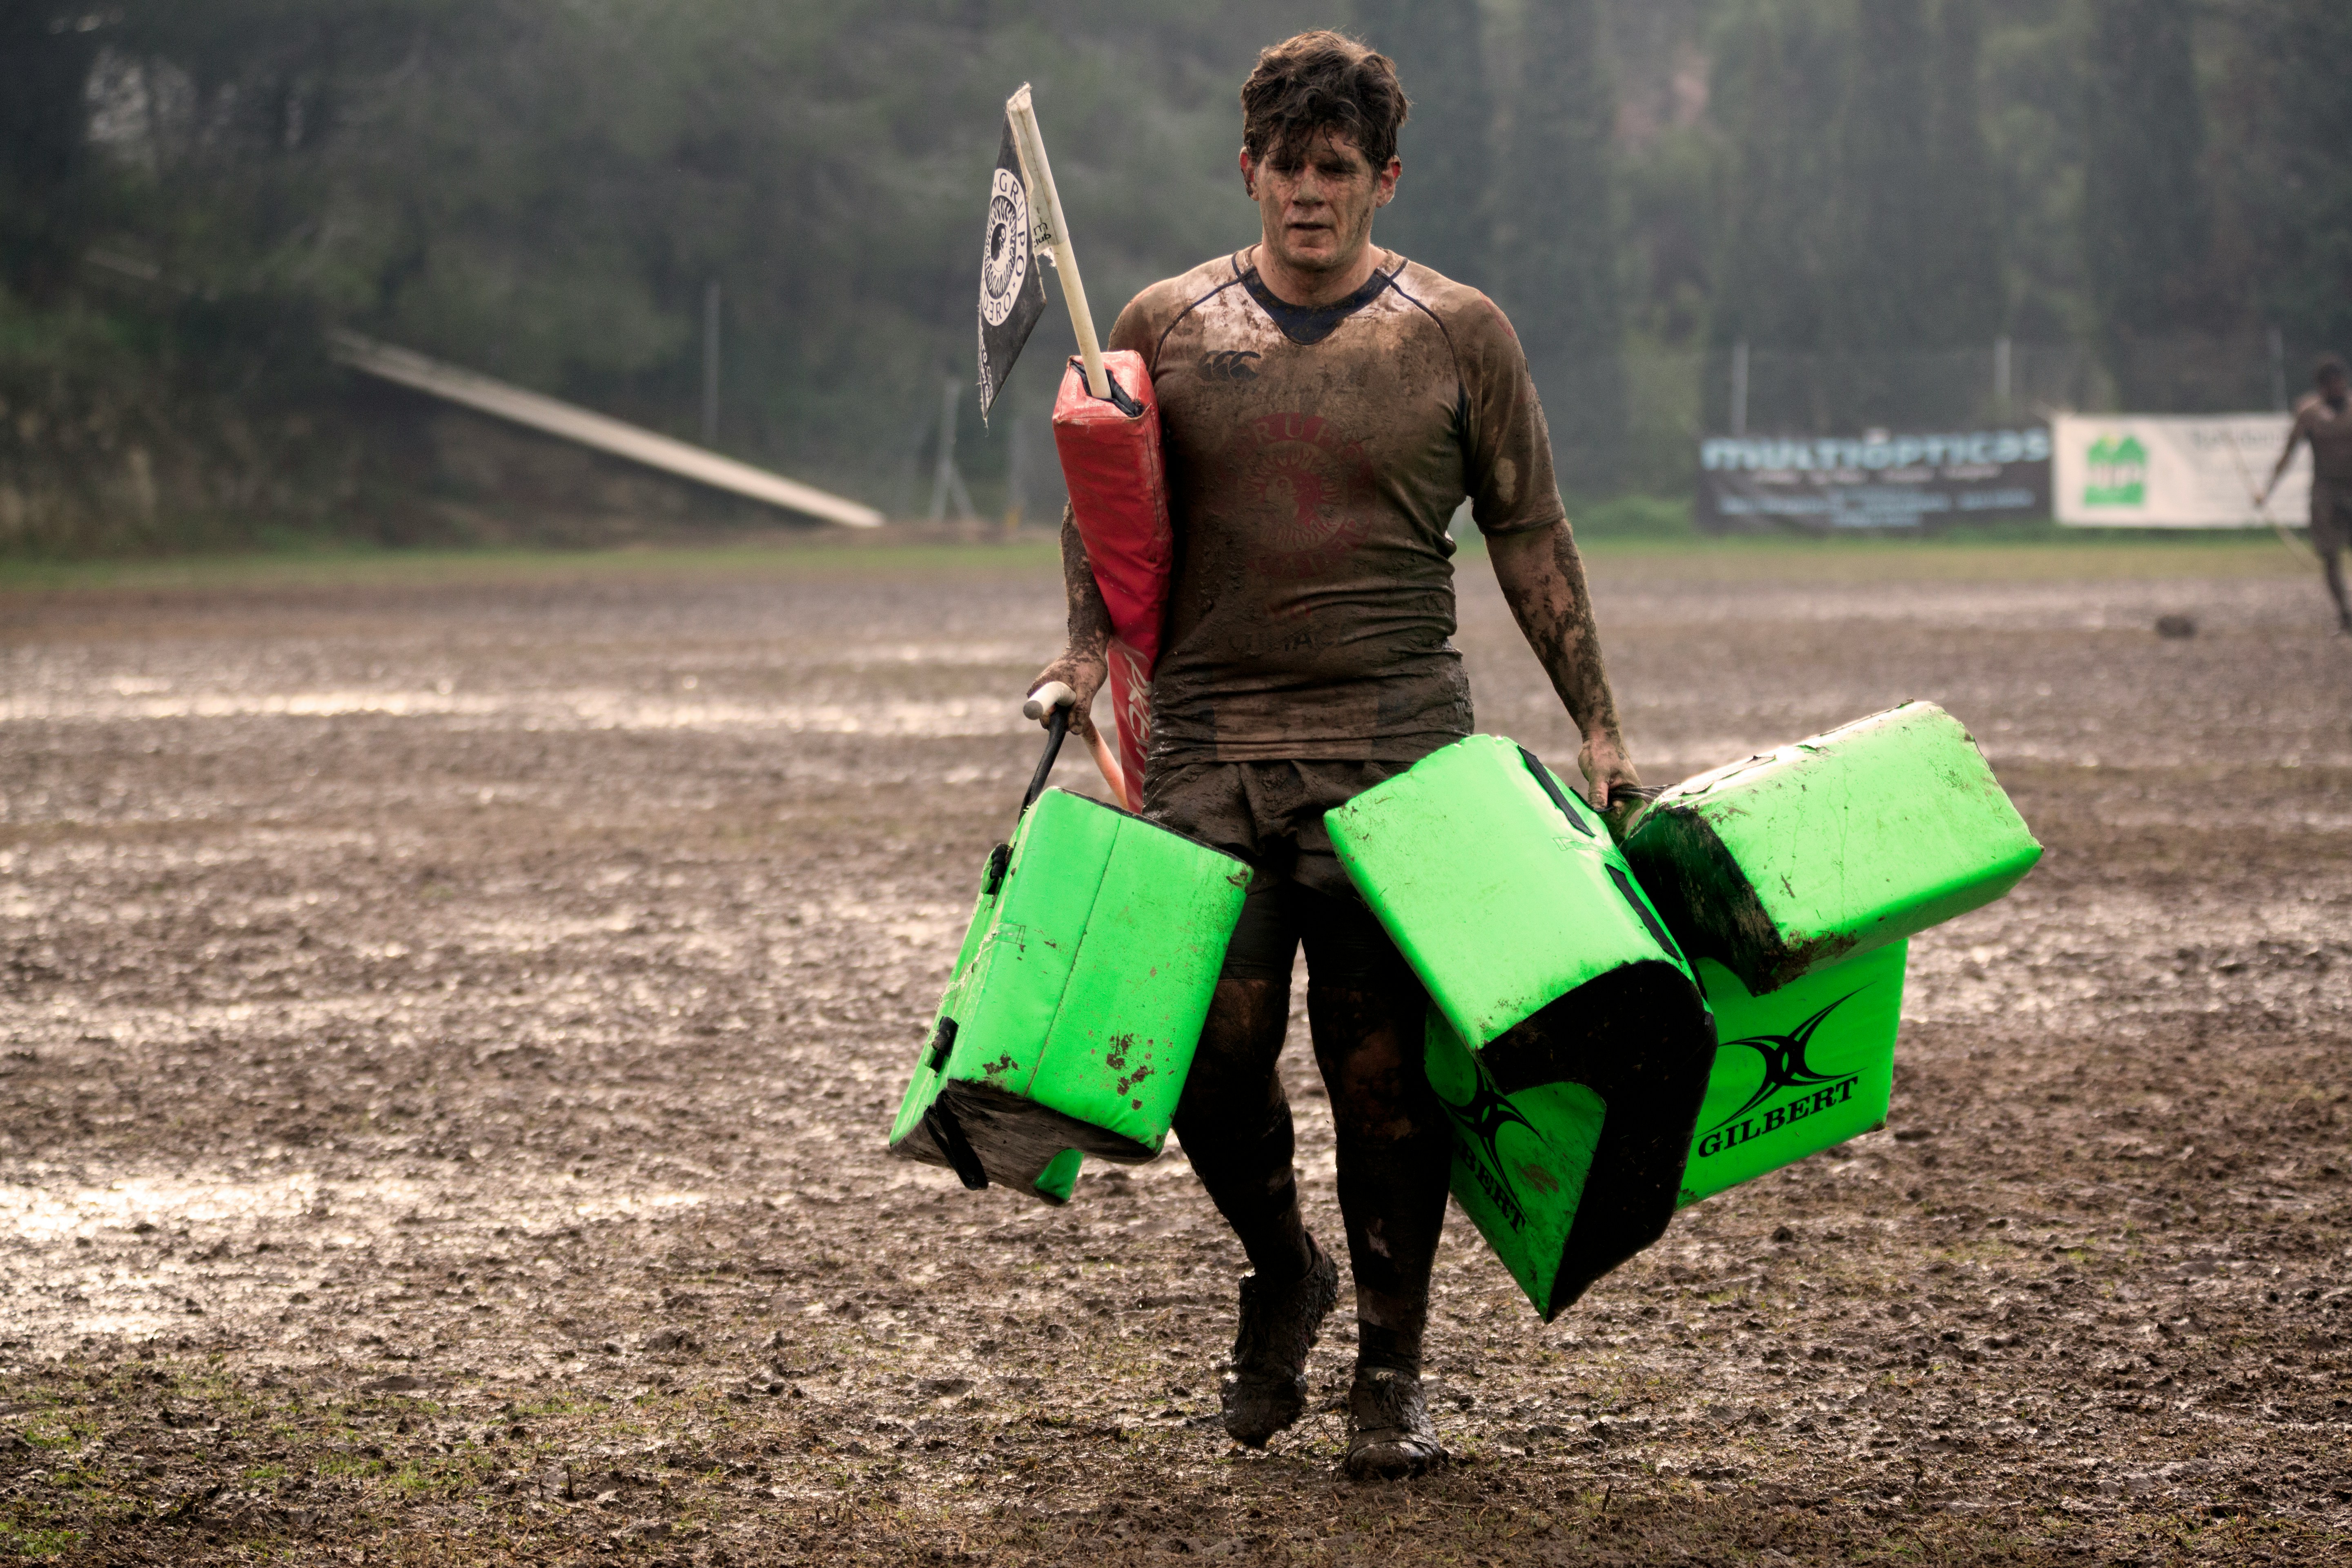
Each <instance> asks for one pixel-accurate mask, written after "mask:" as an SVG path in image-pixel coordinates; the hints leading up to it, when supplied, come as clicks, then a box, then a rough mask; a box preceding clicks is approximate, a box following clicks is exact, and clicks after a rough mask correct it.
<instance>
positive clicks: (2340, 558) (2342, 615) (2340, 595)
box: [2319, 543, 2352, 632]
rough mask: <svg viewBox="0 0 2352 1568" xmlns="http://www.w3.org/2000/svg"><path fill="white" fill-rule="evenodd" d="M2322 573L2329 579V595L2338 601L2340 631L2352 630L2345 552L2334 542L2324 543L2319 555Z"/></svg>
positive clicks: (2337, 621) (2337, 627)
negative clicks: (2345, 595) (2346, 588)
mask: <svg viewBox="0 0 2352 1568" xmlns="http://www.w3.org/2000/svg"><path fill="white" fill-rule="evenodd" d="M2319 571H2320V574H2321V575H2322V576H2324V577H2325V578H2326V580H2327V596H2328V597H2329V598H2331V599H2333V600H2335V601H2336V629H2337V630H2338V631H2346V632H2352V604H2347V602H2346V601H2345V597H2344V552H2343V551H2342V550H2340V549H2339V548H2337V547H2336V545H2335V544H2333V543H2324V544H2323V546H2322V548H2321V551H2320V555H2319Z"/></svg>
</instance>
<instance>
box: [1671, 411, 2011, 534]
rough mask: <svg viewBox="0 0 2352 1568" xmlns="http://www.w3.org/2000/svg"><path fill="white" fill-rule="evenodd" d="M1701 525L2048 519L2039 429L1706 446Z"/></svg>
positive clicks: (1725, 439) (1875, 525)
mask: <svg viewBox="0 0 2352 1568" xmlns="http://www.w3.org/2000/svg"><path fill="white" fill-rule="evenodd" d="M1698 468H1699V471H1698V504H1697V507H1696V512H1695V519H1696V522H1697V524H1698V526H1699V527H1700V528H1702V529H1706V530H1707V531H1711V532H1716V533H1736V532H1742V531H1761V530H1766V529H1775V528H1790V527H1794V528H1801V529H1811V530H1814V531H1822V532H1827V531H1832V530H1837V529H1848V528H1870V529H1884V528H1897V529H1916V528H1923V527H1929V526H1933V525H1934V524H1937V523H1942V522H1962V521H1979V520H1981V521H1990V520H1992V519H2000V518H2037V517H2048V516H2049V515H2050V432H2049V430H2048V429H2047V428H2045V427H2044V426H2040V425H2031V426H2021V427H2018V428H2015V429H2009V430H1958V431H1945V432H1940V433H1937V434H1933V435H1891V434H1889V433H1888V432H1886V431H1884V430H1874V431H1872V432H1870V433H1869V434H1868V435H1866V436H1862V437H1844V436H1822V437H1814V436H1710V437H1706V439H1705V440H1703V441H1701V442H1700V443H1699V465H1698Z"/></svg>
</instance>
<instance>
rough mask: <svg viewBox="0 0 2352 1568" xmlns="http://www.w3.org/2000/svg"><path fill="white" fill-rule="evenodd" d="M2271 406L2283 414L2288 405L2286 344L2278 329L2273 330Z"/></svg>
mask: <svg viewBox="0 0 2352 1568" xmlns="http://www.w3.org/2000/svg"><path fill="white" fill-rule="evenodd" d="M2271 406H2272V407H2273V408H2275V409H2277V410H2278V411H2279V412H2280V413H2281V414H2284V413H2285V412H2286V411H2287V405H2286V342H2285V340H2284V339H2283V338H2282V337H2280V336H2279V330H2278V329H2277V328H2276V327H2273V328H2272V329H2271Z"/></svg>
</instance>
